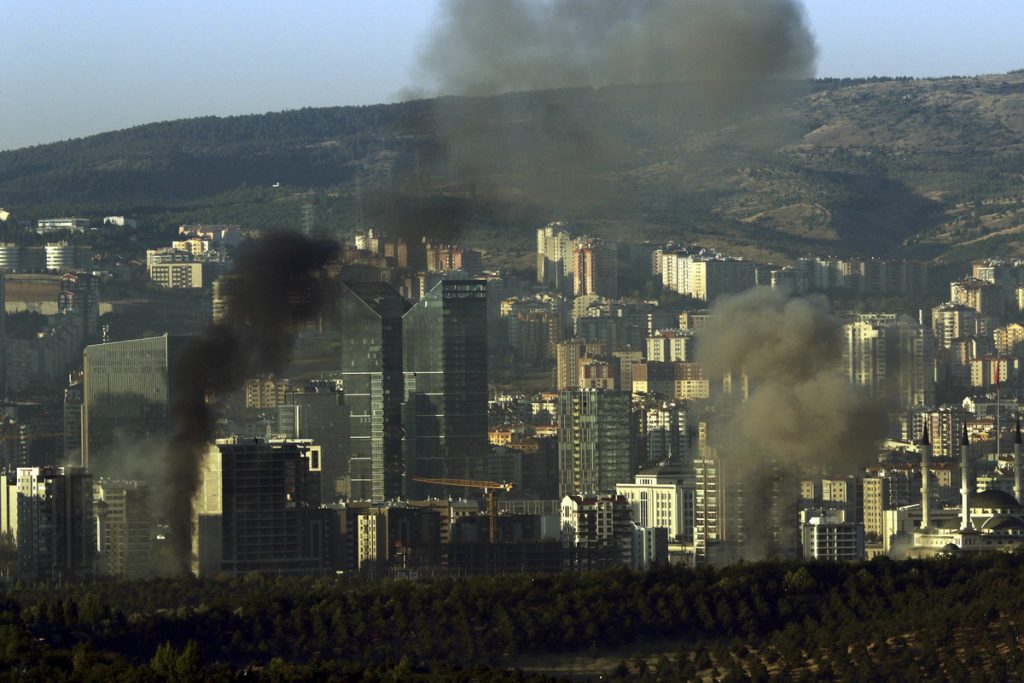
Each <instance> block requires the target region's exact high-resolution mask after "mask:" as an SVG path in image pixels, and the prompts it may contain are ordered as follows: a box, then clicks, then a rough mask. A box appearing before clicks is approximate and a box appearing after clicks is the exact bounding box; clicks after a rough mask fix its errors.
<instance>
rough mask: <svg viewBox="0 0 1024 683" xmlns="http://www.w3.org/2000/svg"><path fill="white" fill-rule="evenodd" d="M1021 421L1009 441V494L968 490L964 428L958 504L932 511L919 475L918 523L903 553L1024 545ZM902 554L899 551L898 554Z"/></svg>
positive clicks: (925, 445)
mask: <svg viewBox="0 0 1024 683" xmlns="http://www.w3.org/2000/svg"><path fill="white" fill-rule="evenodd" d="M1021 442H1022V439H1021V429H1020V420H1018V421H1017V430H1016V435H1015V437H1014V444H1013V469H1014V475H1013V476H1014V487H1013V491H1014V495H1010V494H1009V493H1006V492H1005V491H998V490H995V489H989V490H987V491H981V492H971V488H970V482H971V477H970V463H969V460H968V439H967V427H966V425H965V426H964V431H963V436H962V438H961V440H960V468H961V469H960V471H961V473H962V474H961V477H960V482H961V483H960V497H961V500H960V505H959V507H945V508H943V509H940V510H937V511H935V512H934V513H933V511H932V510H931V500H930V496H929V490H928V489H929V483H928V477H927V476H922V477H921V506H920V510H921V511H920V520H921V521H920V526H919V527H918V528H916V529H915V530H914V532H913V542H912V544H911V547H910V548H908V549H906V550H905V551H904V552H905V554H906V556H907V557H934V556H937V555H943V554H958V553H965V552H977V551H990V550H1012V549H1014V548H1016V547H1018V546H1020V545H1022V544H1024V506H1022V505H1021V504H1020V502H1019V501H1020V497H1021ZM920 443H921V472H922V473H926V472H928V470H929V466H930V460H931V441H930V440H929V438H928V427H927V426H926V427H925V428H924V431H923V433H922V435H921V442H920ZM900 554H903V553H900Z"/></svg>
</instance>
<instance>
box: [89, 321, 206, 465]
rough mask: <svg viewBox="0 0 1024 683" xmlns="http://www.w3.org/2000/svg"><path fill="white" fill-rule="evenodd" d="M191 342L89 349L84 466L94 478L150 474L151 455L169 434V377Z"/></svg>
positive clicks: (160, 340)
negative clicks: (184, 349) (187, 344)
mask: <svg viewBox="0 0 1024 683" xmlns="http://www.w3.org/2000/svg"><path fill="white" fill-rule="evenodd" d="M187 341H188V338H187V337H172V336H169V335H163V336H160V337H147V338H145V339H129V340H126V341H119V342H110V343H108V344H94V345H91V346H87V347H85V351H84V353H83V361H82V363H83V370H84V378H83V390H82V393H83V402H82V466H83V467H87V468H88V469H89V471H90V472H91V473H92V474H93V475H96V476H105V477H111V478H118V479H135V478H142V479H146V478H149V477H150V476H151V475H152V467H153V464H152V463H153V457H152V454H153V453H154V452H161V453H162V450H163V448H164V446H165V444H166V442H167V439H168V435H169V433H170V417H169V408H170V382H169V380H168V378H169V377H172V376H173V370H174V364H175V362H176V359H177V357H178V356H179V354H180V352H181V349H182V347H183V346H184V344H185V343H186V342H187ZM160 462H161V463H162V462H163V460H162V459H161V460H160Z"/></svg>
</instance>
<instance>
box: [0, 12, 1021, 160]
mask: <svg viewBox="0 0 1024 683" xmlns="http://www.w3.org/2000/svg"><path fill="white" fill-rule="evenodd" d="M440 1H441V0H333V1H331V0H308V1H301V0H294V1H293V0H282V1H279V2H264V1H262V0H246V1H244V2H243V1H242V0H219V1H217V0H203V1H199V0H173V1H171V0H89V1H83V0H77V1H70V0H63V1H58V0H2V2H0V25H2V31H0V98H2V99H0V150H2V149H11V148H15V147H20V146H24V145H30V144H37V143H41V142H50V141H54V140H60V139H66V138H70V137H79V136H82V135H89V134H92V133H98V132H102V131H107V130H114V129H118V128H124V127H127V126H131V125H135V124H140V123H147V122H150V121H162V120H169V119H177V118H184V117H190V116H200V115H204V114H217V115H228V114H245V113H254V112H265V111H277V110H282V109H295V108H299V107H304V106H326V105H342V104H368V103H374V102H382V101H388V100H389V99H390V98H391V97H392V95H393V94H394V93H395V92H397V91H398V90H400V89H401V88H403V87H405V86H408V85H412V84H413V67H414V65H415V62H416V55H417V54H418V50H419V49H420V48H421V47H422V45H423V44H424V42H425V40H426V38H427V36H428V34H429V31H430V27H431V25H432V23H433V22H435V21H436V20H437V16H438V5H439V3H440ZM805 7H806V10H807V17H808V23H809V25H810V28H811V30H812V32H813V33H814V34H815V36H816V38H817V42H818V47H819V49H820V54H819V61H818V75H819V76H869V75H910V76H939V75H948V74H963V75H971V74H978V73H998V72H1003V71H1007V70H1010V69H1017V68H1024V41H1022V40H1021V39H1020V35H1019V34H1020V29H1021V27H1024V1H1021V0H985V1H984V2H978V3H975V2H968V1H966V0H806V2H805Z"/></svg>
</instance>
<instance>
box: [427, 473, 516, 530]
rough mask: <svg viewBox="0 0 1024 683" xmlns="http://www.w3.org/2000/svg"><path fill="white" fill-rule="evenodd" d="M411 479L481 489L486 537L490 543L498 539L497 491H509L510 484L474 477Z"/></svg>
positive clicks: (438, 484)
mask: <svg viewBox="0 0 1024 683" xmlns="http://www.w3.org/2000/svg"><path fill="white" fill-rule="evenodd" d="M412 480H413V481H418V482H420V483H421V484H435V485H437V486H459V487H462V488H469V489H483V491H484V495H485V496H487V526H488V539H489V540H490V542H491V543H496V542H497V540H498V501H497V498H496V496H497V492H498V491H511V490H512V484H509V483H507V482H497V481H477V480H475V479H445V478H436V477H413V478H412Z"/></svg>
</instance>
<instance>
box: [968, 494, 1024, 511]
mask: <svg viewBox="0 0 1024 683" xmlns="http://www.w3.org/2000/svg"><path fill="white" fill-rule="evenodd" d="M969 504H970V506H971V507H972V508H986V509H999V510H1009V509H1018V508H1020V506H1021V505H1020V503H1018V502H1017V499H1016V498H1014V497H1013V496H1011V495H1010V494H1009V493H1006V492H1005V491H997V490H996V489H989V490H987V491H982V492H981V493H975V494H974V495H972V496H971V497H970V498H969Z"/></svg>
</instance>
